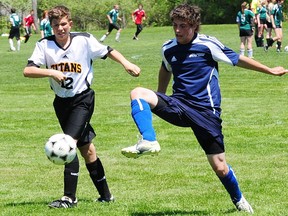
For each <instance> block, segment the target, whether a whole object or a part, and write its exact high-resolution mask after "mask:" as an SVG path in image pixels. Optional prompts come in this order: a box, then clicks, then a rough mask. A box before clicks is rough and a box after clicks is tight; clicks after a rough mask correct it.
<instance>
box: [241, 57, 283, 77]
mask: <svg viewBox="0 0 288 216" xmlns="http://www.w3.org/2000/svg"><path fill="white" fill-rule="evenodd" d="M236 66H238V67H242V68H246V69H249V70H254V71H259V72H262V73H266V74H270V75H275V76H282V75H284V74H286V73H288V69H285V68H283V67H281V66H278V67H273V68H270V67H268V66H266V65H264V64H262V63H260V62H258V61H255V60H254V59H251V58H248V57H246V56H243V55H240V56H239V61H238V63H237V64H236Z"/></svg>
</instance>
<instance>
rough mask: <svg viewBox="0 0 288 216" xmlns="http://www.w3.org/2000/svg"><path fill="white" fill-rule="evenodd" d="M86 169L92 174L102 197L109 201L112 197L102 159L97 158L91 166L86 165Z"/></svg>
mask: <svg viewBox="0 0 288 216" xmlns="http://www.w3.org/2000/svg"><path fill="white" fill-rule="evenodd" d="M86 167H87V169H88V171H89V173H90V177H91V179H92V181H93V183H94V185H95V187H96V189H97V190H98V193H99V195H100V197H101V198H103V199H107V200H109V199H110V197H111V193H110V191H109V187H108V184H107V181H106V177H105V172H104V168H103V165H102V163H101V161H100V159H99V158H97V159H96V161H94V162H92V163H90V164H86Z"/></svg>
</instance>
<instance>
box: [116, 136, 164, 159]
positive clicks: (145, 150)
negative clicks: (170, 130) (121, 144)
mask: <svg viewBox="0 0 288 216" xmlns="http://www.w3.org/2000/svg"><path fill="white" fill-rule="evenodd" d="M160 151H161V148H160V145H159V143H158V142H157V141H148V140H143V139H142V138H141V139H140V140H139V141H138V143H137V144H136V145H133V146H129V147H126V148H123V149H122V150H121V153H122V154H123V155H124V156H126V157H128V158H138V157H140V156H143V155H152V156H154V155H158V153H159V152H160Z"/></svg>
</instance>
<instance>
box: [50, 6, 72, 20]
mask: <svg viewBox="0 0 288 216" xmlns="http://www.w3.org/2000/svg"><path fill="white" fill-rule="evenodd" d="M48 17H49V21H50V23H52V20H53V19H60V18H63V17H67V18H68V20H69V21H71V12H70V10H69V9H68V8H67V7H65V6H63V5H60V6H56V7H54V8H52V9H51V10H49V11H48Z"/></svg>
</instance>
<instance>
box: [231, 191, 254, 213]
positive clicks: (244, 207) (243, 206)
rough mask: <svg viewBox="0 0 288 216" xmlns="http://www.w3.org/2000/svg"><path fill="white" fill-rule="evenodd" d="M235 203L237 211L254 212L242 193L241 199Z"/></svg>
mask: <svg viewBox="0 0 288 216" xmlns="http://www.w3.org/2000/svg"><path fill="white" fill-rule="evenodd" d="M235 205H236V208H237V209H238V210H239V211H243V212H247V213H251V214H253V213H254V211H253V209H252V207H251V206H250V204H249V203H248V202H247V200H246V199H245V197H244V196H243V195H242V198H241V200H240V201H239V202H237V203H236V204H235Z"/></svg>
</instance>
